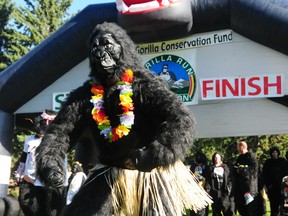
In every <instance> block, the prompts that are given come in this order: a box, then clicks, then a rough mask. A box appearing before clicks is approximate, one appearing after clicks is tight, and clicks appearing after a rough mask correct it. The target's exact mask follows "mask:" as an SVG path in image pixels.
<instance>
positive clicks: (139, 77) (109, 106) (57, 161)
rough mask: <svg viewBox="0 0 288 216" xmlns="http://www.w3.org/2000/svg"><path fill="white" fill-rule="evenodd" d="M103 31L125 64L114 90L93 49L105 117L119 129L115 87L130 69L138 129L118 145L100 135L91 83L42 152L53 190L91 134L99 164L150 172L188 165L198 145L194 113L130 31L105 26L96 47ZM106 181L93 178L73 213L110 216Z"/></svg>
mask: <svg viewBox="0 0 288 216" xmlns="http://www.w3.org/2000/svg"><path fill="white" fill-rule="evenodd" d="M99 32H105V33H110V34H112V37H113V38H114V39H115V41H116V42H117V43H119V44H120V45H121V51H122V53H121V57H120V59H116V62H117V65H116V67H115V68H114V72H115V73H114V74H113V77H110V78H109V79H111V80H112V81H113V82H112V85H111V82H106V80H104V77H103V76H102V75H99V74H103V71H101V70H103V69H101V66H99V65H97V64H95V63H94V61H93V59H92V58H93V56H91V50H90V67H91V73H90V77H91V78H93V79H97V80H99V81H101V82H102V85H103V86H104V87H105V112H106V114H107V115H108V116H109V119H110V121H111V125H112V126H115V125H118V124H119V114H121V113H122V110H121V108H120V107H119V90H117V89H116V86H115V84H113V83H115V82H117V81H119V80H120V78H121V76H122V74H123V72H124V71H125V70H126V69H132V70H133V72H134V80H133V84H132V86H133V103H134V108H135V109H134V114H135V121H134V125H133V126H132V129H131V131H130V133H129V135H128V136H124V137H122V138H121V139H119V140H117V141H116V142H113V143H109V142H107V141H106V140H105V139H104V137H103V136H102V135H100V134H99V132H100V131H99V130H98V128H97V124H96V123H95V121H94V120H93V119H92V116H91V110H92V108H93V105H92V103H91V102H90V99H91V92H90V89H91V85H90V84H89V81H87V82H86V83H84V84H83V86H81V87H79V88H77V89H76V90H74V91H73V92H72V93H71V94H70V96H69V98H68V100H67V102H66V103H65V104H64V106H63V108H62V109H61V110H60V111H59V113H58V115H57V117H56V119H55V120H54V121H53V123H51V124H50V126H49V128H48V131H47V133H46V135H45V136H44V138H43V141H42V143H41V145H40V146H39V147H38V149H37V153H38V155H37V169H38V175H39V177H40V179H41V180H42V181H43V182H45V185H49V186H51V187H55V186H60V185H61V183H63V182H64V173H63V167H64V164H63V162H64V157H65V155H66V153H67V151H68V149H70V148H71V147H72V146H73V145H74V144H75V143H76V142H77V139H78V138H79V137H80V136H81V134H82V133H83V131H85V130H87V129H88V130H89V131H90V132H91V134H92V137H93V140H92V142H93V143H94V144H95V145H96V146H97V148H98V149H99V152H100V153H99V159H98V160H99V162H100V163H102V164H105V165H108V166H114V167H120V168H127V169H138V170H140V171H150V170H151V169H153V168H155V167H159V166H163V167H165V166H168V165H169V164H173V163H174V162H175V161H176V160H177V159H181V160H183V159H184V157H185V154H186V151H187V149H188V148H190V147H191V145H192V138H193V135H194V132H195V128H194V119H193V117H192V116H191V113H190V111H189V109H188V108H187V107H186V106H185V105H183V103H182V102H181V101H180V100H179V99H178V97H177V96H176V95H175V94H174V93H173V92H171V91H170V90H169V89H168V87H167V85H166V83H165V81H164V80H162V78H160V77H158V76H156V75H154V74H153V73H152V72H150V71H148V70H147V69H145V68H144V67H143V66H142V65H143V64H142V62H141V58H140V56H139V55H138V53H137V52H136V51H135V45H134V43H133V42H132V40H131V39H130V38H129V36H128V35H127V34H126V32H125V31H124V30H123V29H121V28H120V27H119V26H117V25H116V24H113V23H103V24H101V25H97V26H96V28H95V30H94V32H93V33H92V35H91V37H90V43H93V39H94V38H95V37H96V36H97V35H98V34H99ZM104 72H105V71H104ZM102 178H103V177H102ZM102 178H96V179H93V178H92V177H91V178H90V179H88V180H87V181H90V180H91V179H92V180H93V182H92V183H90V184H89V190H88V189H87V188H85V187H84V188H83V189H80V191H79V193H78V195H77V196H76V197H75V199H74V200H73V202H72V204H71V206H70V210H71V208H72V209H75V210H76V209H78V211H79V212H81V210H82V212H87V214H86V215H109V214H110V211H111V194H109V193H110V188H109V187H108V185H107V184H106V183H105V181H104V180H105V179H102ZM97 184H98V185H97ZM76 200H77V201H76ZM84 202H85V203H84ZM84 204H85V205H84ZM103 208H104V209H103ZM79 209H80V210H79ZM84 209H85V210H84ZM67 211H68V210H67ZM68 212H70V211H68ZM88 212H89V213H88ZM67 214H68V213H67ZM69 215H70V213H69ZM72 215H74V213H73V214H72ZM75 215H77V214H76V213H75Z"/></svg>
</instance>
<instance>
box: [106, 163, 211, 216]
mask: <svg viewBox="0 0 288 216" xmlns="http://www.w3.org/2000/svg"><path fill="white" fill-rule="evenodd" d="M105 176H106V178H107V182H108V184H109V185H110V187H111V189H112V196H113V206H114V210H115V214H114V215H117V216H118V215H120V216H138V215H148V213H149V210H150V208H151V205H152V206H153V210H154V211H155V213H153V215H161V216H162V215H163V216H164V215H166V212H167V209H169V211H170V212H172V214H171V215H173V216H182V215H184V214H186V209H192V210H194V211H196V212H197V211H198V210H200V209H203V208H204V207H206V206H207V205H208V204H210V203H212V201H211V199H210V197H209V195H208V194H207V193H206V192H205V190H204V189H203V188H202V187H201V186H199V184H198V181H197V179H196V178H195V177H194V175H193V174H192V173H191V172H190V170H189V169H188V168H187V167H186V166H185V165H184V164H183V163H182V162H181V161H177V162H176V163H175V164H173V165H170V166H169V167H166V168H155V169H153V170H152V171H151V172H140V171H138V170H127V169H119V168H111V169H109V171H108V173H106V175H105ZM160 193H161V194H160ZM163 200H165V206H164V203H163ZM167 205H168V206H167ZM165 208H166V211H165Z"/></svg>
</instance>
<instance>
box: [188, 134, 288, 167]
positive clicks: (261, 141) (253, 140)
mask: <svg viewBox="0 0 288 216" xmlns="http://www.w3.org/2000/svg"><path fill="white" fill-rule="evenodd" d="M241 140H245V141H246V142H247V143H248V146H249V149H252V151H253V152H254V153H255V154H256V157H257V159H258V161H259V165H260V166H262V164H263V163H264V161H265V160H266V159H267V158H269V157H270V155H269V149H270V148H271V147H272V146H277V147H278V148H279V150H280V152H281V155H282V156H283V157H284V156H285V153H286V151H287V149H288V135H287V134H278V135H262V136H246V137H245V136H243V137H224V138H202V139H196V140H195V141H194V147H193V149H191V152H190V154H189V155H188V158H193V156H194V154H195V153H196V152H198V151H202V152H203V153H204V154H205V155H206V156H207V158H208V159H211V158H212V155H213V153H214V152H216V151H218V152H220V153H221V154H222V155H223V156H224V158H225V159H226V160H229V161H230V162H232V163H234V161H235V160H236V158H237V156H238V152H237V149H236V144H237V143H238V142H239V141H241Z"/></svg>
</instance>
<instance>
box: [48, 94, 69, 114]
mask: <svg viewBox="0 0 288 216" xmlns="http://www.w3.org/2000/svg"><path fill="white" fill-rule="evenodd" d="M69 93H70V92H54V93H53V103H52V105H53V108H52V109H53V110H54V111H59V110H60V109H61V106H62V103H63V102H65V101H66V99H67V97H68V95H69Z"/></svg>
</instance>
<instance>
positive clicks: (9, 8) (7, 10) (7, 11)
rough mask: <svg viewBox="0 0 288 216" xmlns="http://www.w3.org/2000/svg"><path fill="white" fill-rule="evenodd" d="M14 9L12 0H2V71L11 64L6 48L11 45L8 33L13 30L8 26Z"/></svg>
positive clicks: (0, 58) (0, 41)
mask: <svg viewBox="0 0 288 216" xmlns="http://www.w3.org/2000/svg"><path fill="white" fill-rule="evenodd" d="M13 10H14V4H13V3H12V0H0V72H1V71H3V70H4V69H5V68H6V67H7V66H8V64H9V60H8V58H7V56H6V55H5V52H4V50H5V49H9V46H10V44H9V39H8V38H7V34H10V33H11V30H10V29H9V28H7V26H8V22H9V20H10V17H11V14H12V12H13Z"/></svg>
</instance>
